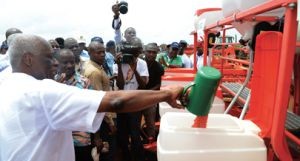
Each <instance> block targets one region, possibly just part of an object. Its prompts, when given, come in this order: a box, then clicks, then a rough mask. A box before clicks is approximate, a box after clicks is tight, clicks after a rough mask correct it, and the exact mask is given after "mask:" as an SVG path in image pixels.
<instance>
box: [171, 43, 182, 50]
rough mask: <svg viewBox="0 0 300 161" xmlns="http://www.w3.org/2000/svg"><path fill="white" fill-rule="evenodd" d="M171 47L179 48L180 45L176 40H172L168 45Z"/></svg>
mask: <svg viewBox="0 0 300 161" xmlns="http://www.w3.org/2000/svg"><path fill="white" fill-rule="evenodd" d="M170 47H171V48H176V49H179V48H180V45H179V44H178V42H172V44H171V45H170Z"/></svg>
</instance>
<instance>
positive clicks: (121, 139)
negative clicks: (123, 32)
mask: <svg viewBox="0 0 300 161" xmlns="http://www.w3.org/2000/svg"><path fill="white" fill-rule="evenodd" d="M142 51H143V46H142V42H141V40H140V39H139V38H137V37H133V38H132V39H131V41H126V42H123V44H122V45H121V52H122V53H118V54H117V55H116V63H117V64H115V66H114V74H115V75H117V86H118V88H119V89H122V90H137V89H146V85H147V83H148V80H149V72H148V66H147V63H146V62H145V61H144V60H142V59H140V58H139V57H138V56H139V54H141V53H142ZM121 57H122V60H120V59H121ZM125 57H127V58H125ZM141 117H142V115H141V112H140V111H138V112H130V113H121V114H117V129H118V131H117V139H118V144H119V145H120V148H121V152H122V156H123V158H122V160H123V161H130V160H132V158H131V156H133V158H134V159H133V160H137V161H143V160H145V156H144V149H143V143H142V140H141V135H140V126H141ZM128 129H130V130H128ZM129 138H130V139H129ZM129 140H130V142H129ZM129 143H131V146H130V149H129V147H128V144H129ZM130 151H131V152H132V154H131V153H130Z"/></svg>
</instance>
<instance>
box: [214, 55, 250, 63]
mask: <svg viewBox="0 0 300 161" xmlns="http://www.w3.org/2000/svg"><path fill="white" fill-rule="evenodd" d="M220 58H221V59H224V60H230V61H234V62H238V63H242V64H245V65H249V64H250V62H249V61H245V60H240V59H233V58H228V57H223V56H220Z"/></svg>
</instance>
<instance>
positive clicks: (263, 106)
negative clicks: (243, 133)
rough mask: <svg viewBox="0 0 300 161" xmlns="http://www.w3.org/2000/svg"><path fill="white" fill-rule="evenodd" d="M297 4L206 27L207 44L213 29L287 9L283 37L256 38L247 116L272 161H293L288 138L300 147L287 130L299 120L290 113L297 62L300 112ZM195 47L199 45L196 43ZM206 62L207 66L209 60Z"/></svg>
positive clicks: (269, 5) (278, 3)
mask: <svg viewBox="0 0 300 161" xmlns="http://www.w3.org/2000/svg"><path fill="white" fill-rule="evenodd" d="M296 4H297V1H296V0H270V1H267V2H265V3H263V4H261V5H259V6H256V7H253V8H249V9H247V10H244V11H241V12H239V13H236V14H235V15H234V16H232V17H227V18H224V19H222V20H219V21H218V22H216V23H214V24H211V25H208V26H206V28H205V30H204V33H205V34H204V41H207V35H208V33H209V32H210V30H211V29H214V28H216V27H219V28H220V27H222V28H223V27H224V26H225V25H231V23H232V22H236V21H243V20H245V19H251V18H252V17H255V16H256V17H257V15H258V14H261V13H265V12H268V11H271V10H274V9H277V8H281V7H283V8H285V14H284V15H285V16H284V30H283V33H280V32H265V33H262V34H260V35H259V36H257V38H256V41H257V42H256V47H255V59H254V71H253V76H252V80H251V99H250V109H249V111H248V113H247V114H246V119H250V120H251V121H253V122H254V123H256V124H257V125H258V126H259V127H260V128H261V130H262V132H261V137H262V138H263V139H264V140H265V143H266V146H267V147H268V160H269V161H271V160H274V159H275V158H278V159H279V160H282V161H291V160H293V157H292V154H291V152H290V150H289V147H288V144H287V138H288V139H289V140H291V141H292V142H293V143H296V145H297V146H298V147H299V145H300V139H299V138H298V137H296V136H295V135H293V134H292V133H290V132H289V131H287V130H286V126H287V125H286V124H287V123H286V120H287V122H289V117H290V116H292V117H294V118H299V116H296V115H295V114H291V113H287V107H288V102H289V97H290V85H291V80H292V79H291V78H292V72H293V64H294V62H295V68H294V72H295V75H294V82H295V83H294V86H295V90H294V95H295V108H294V112H296V113H297V112H299V93H300V91H299V55H297V56H296V59H295V49H296V36H297V21H296V18H297V9H296ZM261 20H264V21H268V20H270V19H269V18H264V17H262V18H261ZM224 33H225V32H224ZM195 35H196V34H195ZM195 37H197V35H196V36H195ZM195 43H197V42H196V41H195ZM204 44H206V43H204ZM206 53H207V46H205V47H204V57H206ZM226 59H227V60H228V58H226ZM204 61H205V62H204V64H206V60H204ZM298 114H299V113H298ZM287 116H288V117H287ZM294 123H295V122H294ZM298 155H299V153H298ZM294 159H299V156H294Z"/></svg>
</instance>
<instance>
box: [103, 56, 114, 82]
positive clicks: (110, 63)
mask: <svg viewBox="0 0 300 161" xmlns="http://www.w3.org/2000/svg"><path fill="white" fill-rule="evenodd" d="M105 61H106V64H107V66H108V69H109V72H107V71H106V74H107V75H108V76H110V77H111V76H112V75H113V66H114V64H115V57H114V56H113V55H112V54H111V53H110V52H106V53H105ZM104 68H105V67H104ZM105 70H106V69H105Z"/></svg>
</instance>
